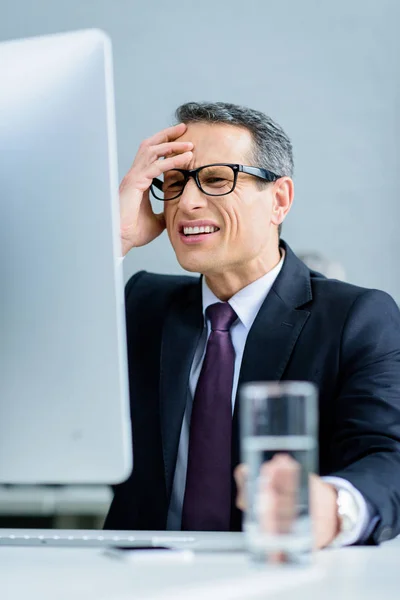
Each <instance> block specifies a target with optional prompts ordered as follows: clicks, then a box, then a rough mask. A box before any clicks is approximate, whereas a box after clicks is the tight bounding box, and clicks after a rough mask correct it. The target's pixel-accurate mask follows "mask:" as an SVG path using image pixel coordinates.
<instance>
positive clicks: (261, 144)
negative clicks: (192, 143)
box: [175, 102, 294, 234]
mask: <svg viewBox="0 0 400 600" xmlns="http://www.w3.org/2000/svg"><path fill="white" fill-rule="evenodd" d="M175 117H176V119H177V121H178V123H186V124H188V123H225V124H227V125H235V126H236V127H243V128H245V129H247V130H248V131H249V132H250V133H251V136H252V138H253V147H252V151H251V156H250V157H249V158H250V160H252V161H253V162H254V165H253V166H256V167H262V168H264V169H268V170H269V171H272V172H273V173H275V174H276V175H279V176H281V177H283V176H288V177H293V168H294V164H293V147H292V143H291V141H290V139H289V137H288V136H287V134H286V133H285V131H284V130H283V129H282V127H281V126H280V125H278V123H275V121H273V120H272V119H271V117H268V116H267V115H266V114H264V113H262V112H260V111H258V110H254V109H252V108H247V107H246V106H239V105H237V104H230V103H227V102H187V103H185V104H182V105H181V106H179V107H178V108H177V109H176V111H175ZM259 185H261V186H263V185H264V182H261V181H259ZM281 228H282V225H280V226H279V228H278V233H279V234H280V231H281Z"/></svg>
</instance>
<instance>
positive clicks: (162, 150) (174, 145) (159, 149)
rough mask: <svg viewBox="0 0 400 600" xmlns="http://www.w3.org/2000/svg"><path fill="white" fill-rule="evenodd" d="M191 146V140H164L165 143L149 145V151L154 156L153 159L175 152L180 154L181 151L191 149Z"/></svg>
mask: <svg viewBox="0 0 400 600" xmlns="http://www.w3.org/2000/svg"><path fill="white" fill-rule="evenodd" d="M192 148H193V143H192V142H166V143H165V144H158V145H157V146H151V147H150V153H151V155H152V156H153V157H154V159H156V158H161V157H162V156H169V155H171V154H175V153H176V154H181V153H182V152H187V151H189V150H192Z"/></svg>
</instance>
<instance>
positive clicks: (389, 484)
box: [331, 290, 400, 544]
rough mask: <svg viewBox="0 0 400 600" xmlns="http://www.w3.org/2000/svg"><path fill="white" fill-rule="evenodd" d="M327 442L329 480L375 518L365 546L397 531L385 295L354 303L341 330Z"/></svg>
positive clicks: (393, 309)
mask: <svg viewBox="0 0 400 600" xmlns="http://www.w3.org/2000/svg"><path fill="white" fill-rule="evenodd" d="M333 429H334V432H335V433H334V436H333V440H332V447H331V452H332V464H333V465H334V469H333V471H334V472H333V473H331V474H332V475H333V476H336V477H342V478H344V479H346V480H348V481H349V482H350V483H351V484H352V485H354V487H355V488H357V489H358V490H359V491H360V492H361V494H362V495H363V497H364V498H365V499H366V501H367V502H368V504H369V506H370V509H371V510H372V514H373V515H375V517H374V519H373V522H372V525H373V526H371V527H370V531H369V535H368V540H365V541H366V542H367V543H373V544H379V543H380V542H382V541H385V540H388V539H390V538H393V537H395V536H396V535H398V534H399V533H400V311H399V309H398V307H397V305H396V304H395V302H394V300H393V299H392V298H391V297H390V296H389V295H388V294H385V293H384V292H379V291H376V290H368V291H366V292H364V293H363V294H361V295H360V296H359V297H358V298H357V299H356V300H355V302H354V303H353V305H352V307H351V309H350V311H349V313H348V315H347V318H346V322H345V325H344V328H343V333H342V340H341V349H340V386H339V393H338V396H337V398H336V405H335V423H334V428H333Z"/></svg>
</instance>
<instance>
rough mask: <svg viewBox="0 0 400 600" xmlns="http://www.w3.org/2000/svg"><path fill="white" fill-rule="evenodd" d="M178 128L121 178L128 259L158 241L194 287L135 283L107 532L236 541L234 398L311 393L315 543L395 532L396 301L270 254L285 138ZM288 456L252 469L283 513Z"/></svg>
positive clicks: (399, 321) (144, 151)
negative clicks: (116, 478) (257, 390)
mask: <svg viewBox="0 0 400 600" xmlns="http://www.w3.org/2000/svg"><path fill="white" fill-rule="evenodd" d="M177 118H178V121H179V124H178V125H176V126H175V127H171V128H169V129H166V130H164V131H162V132H161V133H158V134H156V135H155V136H153V137H152V138H150V139H148V140H146V141H144V142H143V143H142V144H141V146H140V148H139V151H138V153H137V156H136V158H135V161H134V163H133V165H132V168H131V169H130V171H129V172H128V174H127V175H126V176H125V178H124V180H123V181H122V184H121V188H120V202H121V237H122V244H123V252H124V254H126V253H127V252H128V251H130V250H131V249H132V248H134V247H137V246H141V245H144V244H148V243H150V242H151V241H152V240H153V239H155V238H156V237H157V236H158V235H160V234H161V232H162V231H163V230H164V229H165V228H166V229H167V232H168V236H169V239H170V242H171V244H172V246H173V248H174V250H175V253H176V256H177V259H178V261H179V263H180V264H181V265H182V267H183V268H184V269H186V270H187V271H190V272H194V273H200V274H201V275H202V277H201V278H200V279H199V278H197V277H196V278H193V277H185V276H182V277H179V276H165V275H153V274H149V273H146V272H141V273H138V274H136V275H135V276H134V277H132V278H131V280H130V281H129V282H128V284H127V287H126V314H127V336H128V353H129V376H130V389H131V411H132V427H133V446H134V469H133V473H132V475H131V477H130V478H129V479H128V480H127V481H126V482H125V483H123V484H121V485H120V486H117V487H116V489H115V497H114V500H113V503H112V506H111V509H110V512H109V515H108V517H107V520H106V524H105V527H106V528H110V529H165V528H167V529H181V528H182V529H185V530H190V529H193V530H200V529H204V530H206V529H210V530H240V528H241V512H240V510H239V508H242V509H243V508H245V498H244V493H243V490H244V479H245V469H244V468H243V467H238V464H239V462H240V456H239V425H238V403H239V399H238V397H237V395H236V393H237V389H238V386H240V384H242V383H243V382H246V381H255V380H260V381H265V380H308V381H313V382H315V383H316V385H317V386H318V388H319V392H320V399H319V465H320V467H319V471H320V472H319V475H315V476H313V477H312V480H311V507H312V515H313V520H314V523H315V533H316V543H317V546H318V547H319V548H322V547H324V546H327V545H329V544H331V543H332V542H335V541H336V543H338V544H339V543H340V544H351V543H357V542H358V543H363V542H365V543H379V542H380V541H382V540H385V539H389V538H391V537H393V536H395V535H396V534H398V533H400V315H399V311H398V309H397V306H396V305H395V303H394V301H393V300H392V299H391V298H390V297H389V296H388V295H387V294H385V293H383V292H379V291H376V290H366V289H362V288H359V287H355V286H351V285H348V284H346V283H342V282H339V281H335V280H329V279H326V278H324V277H323V276H322V275H320V274H318V273H316V272H313V271H310V270H309V269H308V268H307V267H306V266H305V265H304V263H302V262H301V261H300V260H299V259H298V258H297V257H296V256H295V255H294V254H293V252H292V251H291V249H290V248H289V246H288V245H287V244H286V243H284V242H283V241H280V239H279V237H280V236H279V233H280V228H281V225H282V222H283V221H284V219H285V217H286V215H287V214H288V212H289V210H290V208H291V205H292V201H293V194H294V191H293V181H292V178H291V177H292V171H293V158H292V146H291V143H290V140H289V139H288V137H287V135H286V134H285V132H284V131H283V130H282V128H281V127H279V126H278V125H277V124H276V123H274V122H273V121H272V120H271V119H270V118H269V117H267V116H266V115H264V114H262V113H260V112H257V111H254V110H250V109H247V108H243V107H239V106H235V105H231V104H223V103H217V104H204V103H203V104H196V103H190V104H186V105H183V106H181V107H180V108H179V109H178V110H177ZM150 188H151V191H152V193H153V195H154V196H155V197H156V198H159V199H160V200H161V201H162V202H163V208H164V212H163V213H162V214H155V213H153V210H152V207H151V204H150V200H149V191H150ZM160 205H161V203H160ZM355 251H357V249H356V248H355ZM290 461H291V459H290V457H287V456H282V455H278V456H275V457H274V458H273V459H272V460H271V461H269V463H267V464H266V465H265V466H264V468H265V469H267V470H268V486H269V487H268V489H267V492H268V494H269V498H270V499H273V498H275V500H276V502H275V506H276V510H277V517H279V510H280V506H284V503H283V504H282V503H281V502H280V501H278V500H279V493H280V492H281V491H282V490H279V481H280V480H281V478H282V477H283V478H284V477H285V472H286V471H287V470H288V469H289V470H290V468H291V462H290ZM235 478H236V479H235ZM236 486H238V490H237V489H236ZM237 492H238V493H237ZM238 507H239V508H238Z"/></svg>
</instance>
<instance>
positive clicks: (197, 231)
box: [181, 225, 219, 237]
mask: <svg viewBox="0 0 400 600" xmlns="http://www.w3.org/2000/svg"><path fill="white" fill-rule="evenodd" d="M216 231H219V227H214V226H213V225H206V226H204V227H182V229H181V233H183V235H184V236H185V237H190V236H191V235H202V234H204V235H209V234H210V233H215V232H216Z"/></svg>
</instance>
